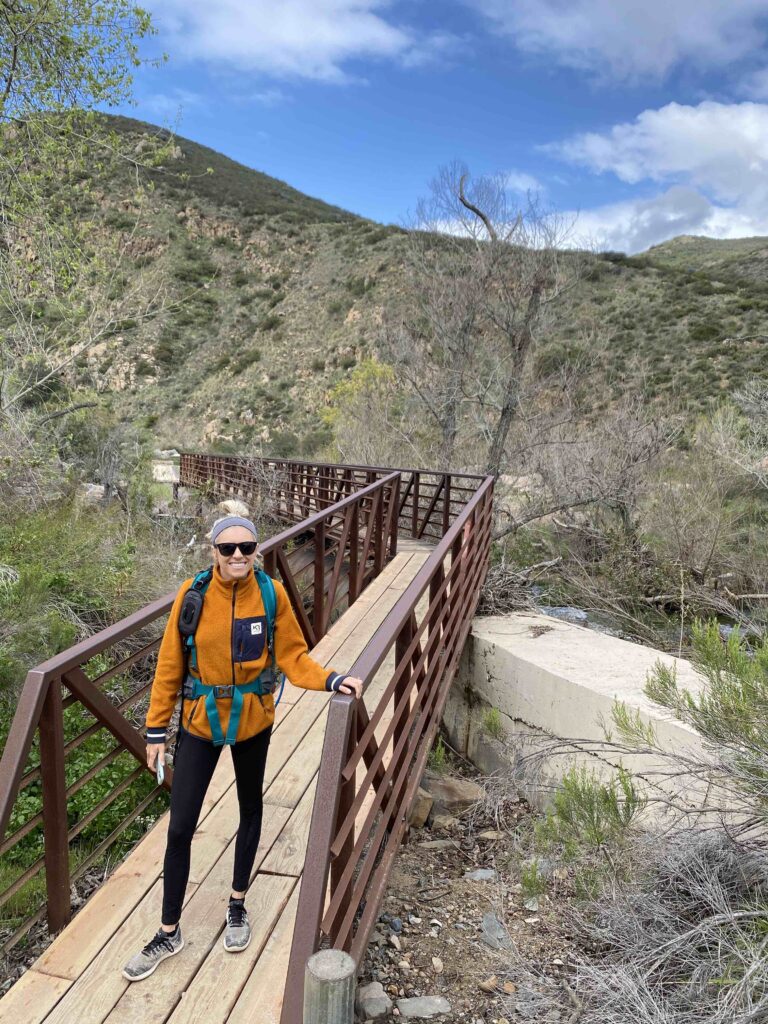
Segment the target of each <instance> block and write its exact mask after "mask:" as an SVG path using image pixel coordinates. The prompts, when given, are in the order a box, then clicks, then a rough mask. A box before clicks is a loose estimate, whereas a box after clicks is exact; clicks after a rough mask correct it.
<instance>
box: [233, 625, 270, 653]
mask: <svg viewBox="0 0 768 1024" xmlns="http://www.w3.org/2000/svg"><path fill="white" fill-rule="evenodd" d="M266 643H267V619H266V616H264V615H256V616H254V617H253V618H248V619H235V650H234V658H235V661H258V660H259V658H260V657H261V655H262V654H263V653H264V647H265V646H266Z"/></svg>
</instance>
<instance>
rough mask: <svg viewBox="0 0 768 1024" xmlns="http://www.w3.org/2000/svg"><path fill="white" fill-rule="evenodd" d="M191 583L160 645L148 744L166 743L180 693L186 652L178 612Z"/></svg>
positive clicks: (175, 607) (183, 590)
mask: <svg viewBox="0 0 768 1024" xmlns="http://www.w3.org/2000/svg"><path fill="white" fill-rule="evenodd" d="M191 582H192V579H191V578H190V579H188V580H185V582H184V583H183V584H182V586H181V589H180V590H179V592H178V594H177V595H176V597H175V599H174V602H173V605H172V607H171V613H170V615H169V616H168V622H167V624H166V627H165V632H164V633H163V639H162V641H161V643H160V650H159V652H158V655H157V666H156V667H155V678H154V679H153V681H152V691H151V694H150V698H149V709H148V711H147V743H165V737H166V730H167V728H168V723H169V722H170V720H171V715H172V714H173V709H174V708H175V706H176V698H177V697H178V695H179V691H180V690H181V684H182V682H183V679H182V678H181V677H182V673H183V671H184V651H183V648H182V643H181V635H180V634H179V611H180V610H181V603H182V601H183V600H184V595H185V594H186V592H187V590H188V589H189V585H190V583H191Z"/></svg>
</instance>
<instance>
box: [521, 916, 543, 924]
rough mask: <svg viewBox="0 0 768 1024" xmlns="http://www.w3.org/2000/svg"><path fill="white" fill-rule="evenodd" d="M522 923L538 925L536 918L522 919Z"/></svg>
mask: <svg viewBox="0 0 768 1024" xmlns="http://www.w3.org/2000/svg"><path fill="white" fill-rule="evenodd" d="M523 921H525V923H526V924H538V923H539V919H538V917H524V918H523Z"/></svg>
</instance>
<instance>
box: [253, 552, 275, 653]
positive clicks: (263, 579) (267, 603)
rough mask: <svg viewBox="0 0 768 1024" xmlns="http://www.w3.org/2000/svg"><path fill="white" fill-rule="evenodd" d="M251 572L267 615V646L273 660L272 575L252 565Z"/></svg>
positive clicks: (273, 605) (273, 608)
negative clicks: (257, 585)
mask: <svg viewBox="0 0 768 1024" xmlns="http://www.w3.org/2000/svg"><path fill="white" fill-rule="evenodd" d="M253 573H254V575H255V577H256V582H257V583H258V584H259V590H260V591H261V600H262V601H263V602H264V613H265V615H266V616H267V646H268V648H269V651H270V653H271V655H272V660H273V661H274V659H275V619H276V618H277V594H276V593H275V584H274V583H273V582H272V577H271V576H269V575H268V574H267V573H265V572H264V570H263V569H257V568H256V567H255V566H254V569H253Z"/></svg>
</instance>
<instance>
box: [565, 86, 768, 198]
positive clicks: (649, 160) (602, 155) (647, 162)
mask: <svg viewBox="0 0 768 1024" xmlns="http://www.w3.org/2000/svg"><path fill="white" fill-rule="evenodd" d="M547 148H548V150H549V152H553V153H556V154H557V155H559V156H561V157H563V158H564V159H566V160H568V161H569V162H571V163H577V164H581V165H583V166H585V167H588V168H590V170H593V171H600V172H605V171H610V172H612V173H613V174H615V175H616V176H617V177H618V178H620V179H621V180H622V181H626V182H629V183H632V184H636V183H637V182H640V181H643V180H652V181H671V182H676V183H689V184H694V185H696V186H697V187H699V188H701V189H703V190H704V191H705V192H709V193H711V194H712V195H713V196H715V197H716V198H717V199H719V200H720V201H721V202H726V203H734V202H738V201H752V202H755V201H758V202H759V203H760V205H761V206H762V205H764V204H765V201H766V193H767V191H768V105H766V104H762V103H714V102H711V101H707V102H704V103H700V104H699V105H698V106H695V107H692V106H683V105H681V104H679V103H669V104H667V106H665V107H662V108H661V109H660V110H644V111H643V112H642V113H641V114H640V115H639V116H638V117H637V118H636V119H635V120H634V121H633V122H627V123H624V124H618V125H614V126H613V127H612V128H611V129H610V130H609V131H607V132H604V133H602V134H601V133H599V132H586V133H584V134H581V135H576V136H574V137H573V138H571V139H567V140H566V141H565V142H562V143H559V144H558V145H556V146H550V147H547Z"/></svg>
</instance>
